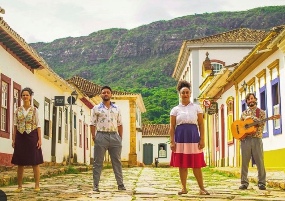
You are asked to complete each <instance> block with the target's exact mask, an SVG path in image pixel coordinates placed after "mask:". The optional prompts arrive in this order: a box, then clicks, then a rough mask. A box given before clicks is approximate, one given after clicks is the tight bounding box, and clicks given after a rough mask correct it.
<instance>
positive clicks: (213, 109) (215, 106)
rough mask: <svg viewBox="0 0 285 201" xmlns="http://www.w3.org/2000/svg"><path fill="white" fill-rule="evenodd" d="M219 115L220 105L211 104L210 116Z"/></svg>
mask: <svg viewBox="0 0 285 201" xmlns="http://www.w3.org/2000/svg"><path fill="white" fill-rule="evenodd" d="M216 113H218V103H217V102H211V105H210V107H209V108H208V114H209V115H212V114H216Z"/></svg>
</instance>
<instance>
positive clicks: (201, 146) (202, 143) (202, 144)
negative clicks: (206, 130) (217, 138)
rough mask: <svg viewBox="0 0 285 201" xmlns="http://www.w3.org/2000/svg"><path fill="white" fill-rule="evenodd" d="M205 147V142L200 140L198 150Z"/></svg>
mask: <svg viewBox="0 0 285 201" xmlns="http://www.w3.org/2000/svg"><path fill="white" fill-rule="evenodd" d="M204 147H205V141H204V140H200V142H199V143H198V148H199V149H203V148H204Z"/></svg>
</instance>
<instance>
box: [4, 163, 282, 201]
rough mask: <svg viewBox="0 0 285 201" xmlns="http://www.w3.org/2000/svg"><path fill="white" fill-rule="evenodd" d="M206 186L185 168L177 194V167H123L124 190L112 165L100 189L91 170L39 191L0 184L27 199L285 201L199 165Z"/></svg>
mask: <svg viewBox="0 0 285 201" xmlns="http://www.w3.org/2000/svg"><path fill="white" fill-rule="evenodd" d="M203 172H204V180H205V186H206V189H207V190H208V191H209V192H210V193H211V195H207V196H201V195H198V187H197V184H196V181H195V179H194V176H193V174H192V172H191V170H189V176H188V188H189V192H188V194H187V195H183V196H179V195H177V192H178V191H179V190H180V182H179V175H178V169H177V168H151V167H144V168H142V167H135V168H124V169H123V173H124V182H125V186H126V188H127V190H126V191H118V190H117V185H116V181H115V177H114V174H113V171H112V169H104V170H103V172H102V176H101V182H100V190H101V192H100V193H96V192H93V191H92V171H87V172H83V173H79V174H66V175H60V176H54V177H50V178H44V179H41V191H40V192H34V191H33V187H34V183H33V182H26V183H24V185H23V187H24V190H23V192H21V193H15V192H14V190H15V189H16V187H17V186H16V185H12V186H5V187H0V189H1V190H2V191H4V192H5V193H6V195H7V197H8V200H9V201H19V200H20V201H31V200H44V201H51V200H74V201H75V200H76V201H80V200H81V201H83V200H116V201H119V200H123V201H129V200H258V201H262V200H270V201H281V200H282V201H285V191H284V190H281V189H278V188H268V189H267V190H266V191H260V190H258V188H257V186H256V184H254V183H251V184H250V186H249V189H248V190H243V191H242V190H238V187H239V184H240V180H239V179H238V178H234V177H228V176H226V175H225V174H220V173H216V172H214V171H212V170H211V169H210V168H205V169H203Z"/></svg>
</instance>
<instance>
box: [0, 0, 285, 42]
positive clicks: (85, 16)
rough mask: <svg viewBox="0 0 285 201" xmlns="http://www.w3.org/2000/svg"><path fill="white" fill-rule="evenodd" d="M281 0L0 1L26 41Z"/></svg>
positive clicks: (247, 7) (280, 1) (273, 2)
mask: <svg viewBox="0 0 285 201" xmlns="http://www.w3.org/2000/svg"><path fill="white" fill-rule="evenodd" d="M284 4H285V2H284V0H250V1H249V0H239V1H236V0H211V1H209V0H207V1H206V0H200V1H194V0H192V1H191V0H175V1H174V0H163V1H162V0H104V1H102V0H100V1H99V0H81V1H78V0H49V1H47V0H9V1H7V0H0V6H1V7H2V8H4V9H5V11H6V14H4V15H1V16H2V17H3V18H4V20H5V21H6V22H7V23H8V24H9V25H10V26H11V28H12V29H14V30H15V31H16V32H17V33H18V34H19V35H20V36H22V37H23V38H24V39H25V40H26V41H27V42H29V43H30V42H39V41H43V42H50V41H52V40H54V39H57V38H64V37H68V36H72V37H77V36H83V35H89V34H90V33H92V32H95V31H98V30H103V29H108V28H127V29H131V28H135V27H138V26H141V25H144V24H148V23H151V22H154V21H159V20H170V19H173V18H176V17H182V16H186V15H193V14H195V13H205V12H208V13H210V12H218V11H240V10H248V9H252V8H255V7H261V6H270V5H284Z"/></svg>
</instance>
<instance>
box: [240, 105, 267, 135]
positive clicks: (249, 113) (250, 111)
mask: <svg viewBox="0 0 285 201" xmlns="http://www.w3.org/2000/svg"><path fill="white" fill-rule="evenodd" d="M257 116H259V117H257ZM247 118H252V119H253V121H260V120H263V119H265V112H264V111H263V110H261V109H259V115H258V111H257V107H256V106H255V107H254V108H247V109H246V110H245V111H243V112H242V114H241V120H246V119H247ZM264 125H265V123H264V122H263V123H260V124H258V125H257V126H258V127H257V130H256V133H254V134H252V137H257V138H262V134H263V129H264Z"/></svg>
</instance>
